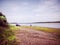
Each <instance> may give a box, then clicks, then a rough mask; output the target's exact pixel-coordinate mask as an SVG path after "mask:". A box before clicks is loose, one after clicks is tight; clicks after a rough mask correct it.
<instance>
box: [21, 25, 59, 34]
mask: <svg viewBox="0 0 60 45" xmlns="http://www.w3.org/2000/svg"><path fill="white" fill-rule="evenodd" d="M22 27H24V28H31V29H34V30H38V31H44V32H50V33H58V34H60V29H58V28H48V27H40V26H22Z"/></svg>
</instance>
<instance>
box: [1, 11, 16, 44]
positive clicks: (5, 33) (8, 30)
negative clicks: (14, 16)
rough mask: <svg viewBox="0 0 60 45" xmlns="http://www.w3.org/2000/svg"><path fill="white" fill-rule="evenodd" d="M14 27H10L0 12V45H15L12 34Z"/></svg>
mask: <svg viewBox="0 0 60 45" xmlns="http://www.w3.org/2000/svg"><path fill="white" fill-rule="evenodd" d="M13 29H14V30H15V29H16V28H15V27H13V26H12V27H11V26H10V25H9V24H8V22H7V20H6V17H5V16H4V15H3V14H2V13H1V12H0V45H17V42H16V39H15V36H14V32H13V31H12V30H13Z"/></svg>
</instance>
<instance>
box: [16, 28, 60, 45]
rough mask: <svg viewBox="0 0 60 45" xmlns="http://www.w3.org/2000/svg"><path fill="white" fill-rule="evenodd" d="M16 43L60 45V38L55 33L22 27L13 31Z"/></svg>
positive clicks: (21, 44) (20, 44)
mask: <svg viewBox="0 0 60 45" xmlns="http://www.w3.org/2000/svg"><path fill="white" fill-rule="evenodd" d="M15 35H16V39H17V41H18V45H60V38H57V36H56V34H52V33H48V32H43V31H37V30H33V29H30V28H22V29H20V30H17V31H15Z"/></svg>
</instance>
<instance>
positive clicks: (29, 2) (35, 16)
mask: <svg viewBox="0 0 60 45" xmlns="http://www.w3.org/2000/svg"><path fill="white" fill-rule="evenodd" d="M59 5H60V4H59V3H58V1H57V0H35V1H34V0H20V1H17V0H16V1H10V2H9V1H4V3H3V4H2V5H1V8H0V9H1V11H2V12H3V13H4V14H5V15H6V16H7V18H8V21H9V22H36V21H56V20H60V18H59V17H60V6H59Z"/></svg>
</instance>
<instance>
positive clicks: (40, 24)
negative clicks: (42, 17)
mask: <svg viewBox="0 0 60 45" xmlns="http://www.w3.org/2000/svg"><path fill="white" fill-rule="evenodd" d="M19 25H21V26H30V25H32V26H41V27H51V28H60V23H39V24H19Z"/></svg>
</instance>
